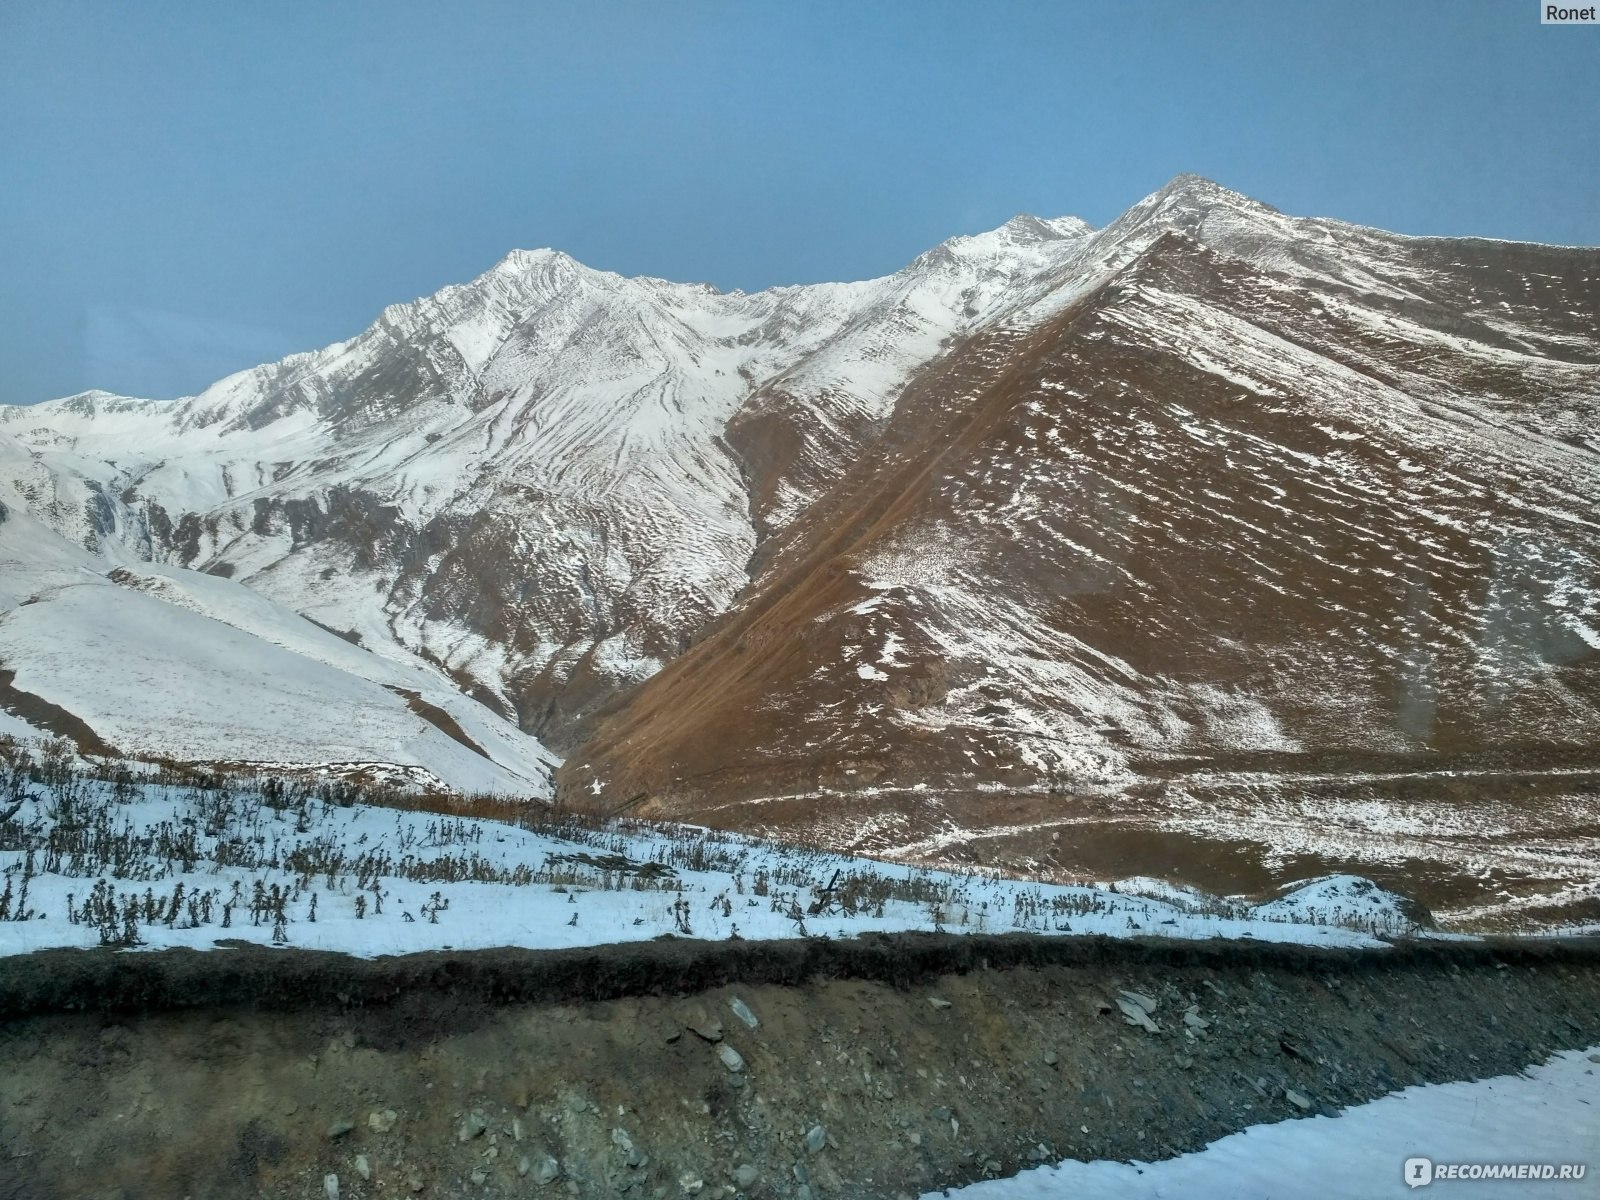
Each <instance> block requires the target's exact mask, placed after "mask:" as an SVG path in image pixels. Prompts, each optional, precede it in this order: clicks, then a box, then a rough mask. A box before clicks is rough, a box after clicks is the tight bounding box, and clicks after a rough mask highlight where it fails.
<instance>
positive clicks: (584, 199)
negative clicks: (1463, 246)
mask: <svg viewBox="0 0 1600 1200" xmlns="http://www.w3.org/2000/svg"><path fill="white" fill-rule="evenodd" d="M1597 101H1600V27H1589V28H1571V27H1567V28H1561V27H1541V26H1540V25H1539V23H1538V11H1537V4H1536V0H1478V2H1474V0H1444V2H1440V3H1431V2H1426V0H1407V2H1405V3H1391V2H1389V0H1384V2H1380V3H1367V2H1363V0H1323V2H1320V3H1310V2H1309V0H1266V2H1262V3H1227V2H1216V3H1198V2H1196V3H1190V2H1184V0H1146V2H1142V3H1134V2H1128V3H1093V2H1090V0H1072V2H1070V3H1069V2H1067V0H1028V2H1020V0H967V2H964V3H943V2H940V0H910V2H906V3H899V2H894V0H865V2H863V0H831V2H828V3H808V2H804V0H781V2H780V0H738V2H733V3H710V2H679V0H646V2H641V3H620V2H619V3H601V2H596V3H577V2H575V0H574V2H567V0H563V2H561V3H555V4H548V5H547V4H538V3H531V2H526V0H523V2H515V3H505V4H498V3H485V2H475V0H450V2H448V3H446V2H443V0H441V2H439V3H430V4H422V3H406V2H405V0H383V2H382V3H364V2H360V0H338V2H337V3H322V2H316V3H311V2H304V3H296V2H285V0H277V2H272V3H267V2H259V3H217V2H216V0H194V2H177V0H142V2H140V3H130V2H127V0H106V2H103V3H93V4H80V3H73V2H70V0H32V2H28V3H19V2H16V0H0V402H11V403H27V402H32V401H36V400H41V399H45V398H47V397H51V396H57V395H63V394H67V393H70V392H73V391H77V390H80V389H83V388H87V387H91V386H92V387H102V388H106V389H108V390H112V391H118V392H123V393H128V394H134V395H149V396H162V397H166V396H176V395H180V394H184V393H188V392H192V391H195V390H198V389H199V388H201V387H203V386H204V385H205V384H207V383H209V382H211V381H212V380H214V379H215V378H217V377H218V376H220V375H222V374H224V373H226V372H228V371H231V370H235V369H240V368H243V367H247V366H251V365H254V364H255V363H257V362H261V361H267V360H270V359H273V358H277V357H279V356H281V355H283V354H285V353H288V352H291V351H294V350H301V349H310V348H313V347H315V346H319V345H322V344H325V343H327V342H330V341H336V340H339V339H340V338H344V337H348V336H350V335H352V334H354V333H356V332H358V331H359V330H361V329H362V328H364V327H365V326H366V325H368V324H370V323H371V321H372V320H373V319H374V318H375V317H376V315H377V313H378V311H379V310H380V309H381V308H382V307H383V306H384V305H385V304H389V303H393V302H396V301H402V300H408V299H411V298H413V297H415V296H418V295H422V294H426V293H429V292H432V291H434V290H436V289H438V288H439V287H441V286H443V285H445V284H448V283H454V282H461V281H464V280H467V279H470V278H472V277H474V276H475V275H477V274H480V273H481V272H483V271H484V270H486V269H488V267H489V266H491V265H492V264H493V263H494V262H495V261H496V260H497V259H499V258H500V257H501V256H502V255H504V253H505V252H506V251H507V250H509V249H511V248H513V247H524V248H533V247H538V246H546V245H548V246H554V247H557V248H558V249H562V250H565V251H567V252H568V253H570V254H572V255H574V256H575V257H577V258H579V259H581V260H582V261H584V262H587V263H589V264H590V265H592V266H596V267H602V268H606V269H610V270H616V271H621V272H623V273H626V274H650V275H659V276H664V277H667V278H672V279H680V280H694V281H709V282H712V283H715V284H717V285H719V286H721V287H724V288H732V287H740V288H745V289H747V290H748V289H755V288H760V287H765V286H769V285H772V284H778V283H799V282H807V281H813V280H821V279H856V278H864V277H867V276H871V275H877V274H882V273H884V272H887V271H891V270H894V269H896V268H898V267H900V266H902V265H904V264H905V263H906V262H907V261H909V260H910V259H911V258H912V257H914V256H915V255H916V254H917V253H919V252H920V251H922V250H924V249H926V248H927V247H929V246H931V245H933V244H934V243H936V242H939V241H942V240H943V239H944V238H947V237H949V236H951V235H953V234H957V233H970V232H974V231H976V230H979V229H983V228H989V227H992V226H994V225H998V224H999V223H1001V222H1002V221H1004V220H1005V219H1006V218H1007V217H1009V216H1011V215H1012V214H1013V213H1016V212H1019V211H1025V212H1032V213H1037V214H1040V215H1044V216H1062V215H1066V214H1075V215H1078V216H1081V217H1084V218H1085V219H1087V220H1089V221H1090V222H1092V223H1094V224H1096V225H1099V224H1103V223H1104V222H1106V221H1109V220H1110V219H1112V218H1113V217H1115V216H1116V215H1117V214H1118V213H1119V212H1121V211H1122V210H1123V209H1124V208H1126V207H1127V206H1128V205H1130V204H1131V203H1133V202H1134V201H1136V200H1138V199H1139V198H1140V197H1141V196H1144V195H1146V194H1148V193H1149V192H1151V191H1153V190H1155V189H1156V188H1157V187H1159V186H1160V185H1161V184H1162V183H1164V182H1165V181H1166V180H1167V179H1169V178H1170V177H1171V176H1173V175H1175V174H1177V173H1179V172H1182V171H1194V172H1198V173H1199V174H1202V175H1206V176H1209V177H1211V178H1213V179H1216V180H1217V181H1219V182H1221V183H1224V184H1226V185H1228V186H1229V187H1232V188H1235V189H1237V190H1239V191H1242V192H1245V193H1248V194H1249V195H1252V196H1255V197H1256V198H1258V199H1261V200H1265V201H1266V202H1268V203H1270V204H1273V205H1276V206H1277V207H1279V208H1281V209H1283V210H1285V211H1287V212H1292V213H1299V214H1319V215H1328V216H1337V217H1342V218H1346V219H1349V220H1353V221H1360V222H1364V223H1367V224H1372V225H1379V226H1383V227H1386V228H1389V229H1395V230H1400V231H1403V232H1407V233H1440V234H1478V235H1484V236H1492V237H1506V238H1519V239H1533V240H1539V241H1553V242H1563V243H1569V244H1571V243H1576V244H1595V243H1600V103H1597Z"/></svg>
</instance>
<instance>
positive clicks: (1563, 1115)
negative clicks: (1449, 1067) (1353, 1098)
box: [924, 1047, 1600, 1200]
mask: <svg viewBox="0 0 1600 1200" xmlns="http://www.w3.org/2000/svg"><path fill="white" fill-rule="evenodd" d="M1597 1051H1600V1047H1593V1048H1591V1049H1589V1050H1572V1051H1567V1052H1565V1053H1562V1054H1557V1055H1554V1056H1553V1057H1552V1058H1550V1059H1549V1060H1548V1061H1546V1062H1544V1063H1542V1064H1539V1065H1537V1066H1534V1067H1530V1068H1529V1069H1528V1070H1526V1071H1524V1072H1523V1073H1522V1074H1520V1075H1501V1076H1498V1077H1496V1078H1493V1079H1483V1080H1479V1081H1477V1082H1474V1083H1443V1084H1431V1085H1426V1086H1419V1087H1410V1088H1406V1089H1405V1090H1404V1091H1400V1092H1395V1093H1394V1094H1392V1095H1389V1096H1385V1097H1383V1098H1382V1099H1379V1100H1374V1101H1372V1102H1371V1103H1368V1104H1360V1105H1355V1106H1352V1107H1350V1108H1346V1109H1344V1110H1343V1111H1342V1112H1340V1113H1339V1114H1338V1115H1337V1116H1336V1117H1329V1116H1313V1117H1303V1118H1300V1119H1297V1120H1289V1121H1280V1122H1278V1123H1277V1124H1273V1125H1254V1126H1251V1127H1250V1128H1248V1129H1244V1130H1241V1131H1240V1132H1238V1133H1234V1134H1230V1135H1229V1136H1227V1137H1225V1138H1221V1139H1219V1140H1218V1141H1215V1142H1213V1143H1211V1145H1209V1146H1207V1147H1206V1148H1205V1149H1204V1150H1200V1151H1197V1152H1195V1153H1193V1154H1185V1155H1183V1156H1181V1157H1179V1158H1172V1159H1166V1160H1164V1161H1161V1162H1110V1161H1099V1162H1076V1161H1068V1162H1064V1163H1061V1164H1060V1165H1058V1166H1053V1167H1038V1168H1035V1169H1033V1170H1030V1171H1024V1172H1022V1173H1021V1174H1020V1175H1015V1176H1012V1177H1011V1178H1009V1179H996V1180H989V1181H986V1182H983V1183H975V1184H972V1185H970V1186H968V1187H963V1188H956V1189H953V1190H950V1191H944V1192H930V1193H928V1195H927V1196H926V1197H924V1200H934V1198H935V1197H940V1198H942V1197H949V1198H950V1200H957V1198H959V1200H1063V1198H1065V1197H1071V1198H1072V1200H1289V1198H1291V1197H1296V1196H1317V1197H1319V1198H1320V1200H1378V1198H1379V1197H1384V1196H1393V1197H1401V1196H1408V1195H1417V1194H1420V1195H1422V1196H1426V1197H1433V1196H1441V1197H1450V1196H1464V1197H1475V1198H1480V1200H1512V1198H1521V1197H1525V1198H1527V1200H1535V1198H1537V1197H1552V1198H1556V1197H1565V1198H1567V1200H1576V1198H1577V1197H1580V1196H1597V1195H1600V1071H1597V1069H1596V1064H1600V1053H1597ZM1423 1160H1425V1162H1424V1161H1423ZM1447 1164H1448V1165H1449V1166H1450V1167H1452V1168H1459V1167H1461V1166H1465V1167H1466V1168H1467V1171H1468V1175H1467V1177H1465V1178H1448V1177H1446V1176H1445V1175H1444V1174H1443V1173H1442V1171H1441V1168H1443V1167H1445V1166H1446V1165H1447ZM1488 1164H1502V1166H1500V1167H1498V1168H1497V1169H1496V1172H1495V1174H1498V1172H1499V1171H1502V1170H1504V1169H1505V1166H1506V1165H1509V1167H1510V1168H1511V1169H1512V1170H1513V1171H1515V1170H1516V1169H1517V1168H1518V1167H1519V1166H1520V1165H1521V1164H1528V1165H1529V1166H1530V1167H1531V1168H1532V1169H1533V1170H1534V1171H1536V1172H1539V1173H1540V1174H1533V1175H1532V1176H1531V1177H1526V1178H1516V1177H1514V1176H1513V1177H1510V1178H1497V1177H1494V1174H1486V1173H1485V1167H1486V1166H1487V1165H1488ZM1563 1166H1565V1167H1566V1168H1567V1169H1568V1175H1569V1177H1568V1178H1565V1179H1563V1178H1560V1177H1559V1172H1560V1171H1561V1168H1562V1167H1563ZM1546 1168H1549V1169H1550V1171H1551V1172H1552V1176H1553V1177H1551V1178H1548V1179H1547V1178H1542V1177H1541V1174H1542V1172H1543V1171H1544V1170H1545V1169H1546ZM1473 1171H1476V1172H1477V1175H1473V1174H1472V1172H1473ZM1408 1179H1409V1180H1410V1182H1409V1183H1408V1182H1407V1180H1408Z"/></svg>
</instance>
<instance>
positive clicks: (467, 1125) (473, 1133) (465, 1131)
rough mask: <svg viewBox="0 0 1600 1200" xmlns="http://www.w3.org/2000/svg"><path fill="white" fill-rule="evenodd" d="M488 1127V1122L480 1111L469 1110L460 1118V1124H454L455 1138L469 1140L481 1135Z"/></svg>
mask: <svg viewBox="0 0 1600 1200" xmlns="http://www.w3.org/2000/svg"><path fill="white" fill-rule="evenodd" d="M488 1128H489V1122H488V1120H487V1119H486V1118H485V1117H484V1115H483V1114H482V1113H479V1112H470V1113H468V1114H467V1115H466V1116H464V1117H462V1118H461V1124H460V1125H458V1126H456V1140H457V1141H459V1142H470V1141H471V1140H472V1139H473V1138H475V1137H482V1136H483V1134H484V1131H485V1130H487V1129H488Z"/></svg>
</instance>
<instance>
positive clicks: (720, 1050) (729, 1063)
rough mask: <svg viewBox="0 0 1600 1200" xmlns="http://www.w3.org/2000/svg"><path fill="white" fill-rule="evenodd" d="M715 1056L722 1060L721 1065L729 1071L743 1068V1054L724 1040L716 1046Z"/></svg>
mask: <svg viewBox="0 0 1600 1200" xmlns="http://www.w3.org/2000/svg"><path fill="white" fill-rule="evenodd" d="M717 1057H718V1058H720V1059H721V1060H722V1065H723V1066H725V1067H727V1068H728V1070H730V1071H742V1070H744V1055H742V1054H740V1053H739V1052H738V1051H737V1050H735V1049H734V1048H733V1047H732V1046H730V1045H728V1044H727V1043H726V1042H724V1043H722V1045H720V1046H718V1047H717Z"/></svg>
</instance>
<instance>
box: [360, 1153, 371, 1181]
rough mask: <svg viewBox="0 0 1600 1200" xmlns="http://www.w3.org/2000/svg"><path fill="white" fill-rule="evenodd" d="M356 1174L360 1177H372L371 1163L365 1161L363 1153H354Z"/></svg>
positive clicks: (365, 1157)
mask: <svg viewBox="0 0 1600 1200" xmlns="http://www.w3.org/2000/svg"><path fill="white" fill-rule="evenodd" d="M356 1174H357V1175H359V1176H361V1178H362V1179H371V1178H372V1164H371V1163H370V1162H368V1161H367V1156H366V1155H365V1154H358V1155H356Z"/></svg>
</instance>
